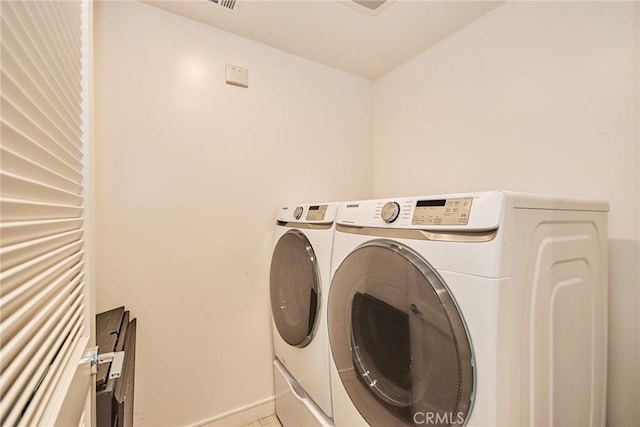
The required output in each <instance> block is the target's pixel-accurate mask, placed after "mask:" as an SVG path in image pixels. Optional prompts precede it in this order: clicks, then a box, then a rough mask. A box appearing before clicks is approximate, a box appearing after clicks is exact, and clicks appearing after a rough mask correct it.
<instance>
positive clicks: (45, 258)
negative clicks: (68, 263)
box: [0, 241, 82, 299]
mask: <svg viewBox="0 0 640 427" xmlns="http://www.w3.org/2000/svg"><path fill="white" fill-rule="evenodd" d="M81 247H82V242H81V241H80V242H73V243H69V244H68V245H65V246H63V247H61V248H59V249H56V250H55V251H51V252H49V253H47V254H44V255H41V256H39V257H37V258H34V259H32V260H29V261H27V262H25V263H24V264H20V265H17V266H15V267H13V268H10V269H9V270H6V271H3V272H1V273H0V280H1V281H2V282H3V283H2V284H3V286H2V299H5V296H6V295H11V294H12V293H13V292H14V290H15V289H21V287H20V285H22V286H23V287H24V286H25V285H26V284H30V282H29V280H30V279H32V278H34V277H38V275H39V274H41V273H42V272H43V271H47V269H48V268H50V267H52V266H54V265H56V264H57V263H58V262H60V261H64V260H69V258H70V257H71V256H72V255H74V254H76V253H77V252H79V251H80V248H81Z"/></svg>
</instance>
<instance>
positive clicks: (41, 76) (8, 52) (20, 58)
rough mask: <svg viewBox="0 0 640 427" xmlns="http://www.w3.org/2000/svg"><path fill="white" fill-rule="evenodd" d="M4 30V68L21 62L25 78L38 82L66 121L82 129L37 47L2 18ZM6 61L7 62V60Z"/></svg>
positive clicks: (77, 117) (13, 67)
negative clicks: (14, 30)
mask: <svg viewBox="0 0 640 427" xmlns="http://www.w3.org/2000/svg"><path fill="white" fill-rule="evenodd" d="M2 21H3V22H2V24H3V26H4V27H3V31H2V37H3V41H4V43H2V61H3V68H4V67H6V69H7V70H16V69H17V67H18V66H17V65H16V66H13V62H12V60H15V61H17V63H19V64H20V65H19V69H20V70H22V72H23V74H25V78H29V79H32V80H33V81H34V82H36V86H37V87H38V89H40V90H41V91H42V93H43V95H44V96H46V97H48V99H49V100H50V101H51V103H52V104H53V105H54V106H55V107H56V110H58V111H59V112H60V113H61V114H62V115H64V117H65V118H66V119H65V122H66V123H68V124H69V125H70V126H71V127H72V128H74V129H78V131H79V130H80V120H81V119H80V115H79V114H78V112H77V111H76V110H74V109H73V107H72V105H70V103H69V100H68V99H66V98H65V96H64V94H63V93H62V89H61V88H60V86H59V85H58V84H57V82H56V81H54V80H53V79H50V78H47V77H48V74H47V70H46V68H44V67H45V66H46V65H45V64H44V63H43V61H42V58H41V57H40V56H39V55H38V54H36V53H35V47H33V45H31V44H30V42H29V40H25V39H24V38H22V40H21V38H20V37H19V36H18V35H16V34H14V33H13V31H12V28H11V27H10V26H8V25H6V24H5V23H4V19H3V20H2ZM5 61H6V62H5Z"/></svg>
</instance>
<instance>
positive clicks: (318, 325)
mask: <svg viewBox="0 0 640 427" xmlns="http://www.w3.org/2000/svg"><path fill="white" fill-rule="evenodd" d="M336 211H337V204H335V203H323V204H307V205H299V206H289V207H283V208H282V209H280V211H279V213H278V217H277V223H276V233H275V234H276V235H275V246H274V249H273V255H272V258H271V270H270V296H271V313H272V316H273V326H274V327H273V342H274V352H275V356H276V359H277V360H276V361H275V362H277V363H275V364H274V376H275V385H276V414H277V415H278V416H279V418H280V420H281V422H282V423H283V424H285V427H286V423H287V420H303V419H310V418H309V416H310V414H308V413H304V412H305V411H306V412H310V413H311V418H314V417H315V419H316V421H317V425H326V424H327V419H330V417H331V415H332V409H331V387H330V368H329V365H330V362H329V339H328V335H327V317H326V307H327V298H328V290H329V279H330V274H331V253H332V245H333V237H334V232H335V222H334V221H335V217H336ZM296 396H297V397H296ZM314 407H317V408H319V409H320V410H321V412H322V413H324V415H325V416H326V417H318V416H316V415H317V414H318V411H317V410H315V409H313V408H314ZM298 410H299V411H302V412H303V413H301V414H296V413H295V412H296V411H298ZM291 424H293V425H295V423H294V422H292V423H291ZM306 425H309V423H308V422H306Z"/></svg>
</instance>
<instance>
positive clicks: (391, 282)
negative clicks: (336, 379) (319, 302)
mask: <svg viewBox="0 0 640 427" xmlns="http://www.w3.org/2000/svg"><path fill="white" fill-rule="evenodd" d="M328 322H329V341H330V343H331V351H332V354H333V358H334V361H335V363H336V367H337V370H338V373H339V375H340V379H341V381H342V383H343V385H344V387H345V389H346V391H347V393H348V395H349V397H350V398H351V400H352V402H353V404H354V405H355V407H356V408H357V409H358V411H359V412H360V414H361V415H362V417H363V418H364V419H365V420H366V421H367V423H369V424H370V425H371V426H373V427H376V426H381V427H382V426H384V427H386V426H391V425H393V426H399V425H408V426H414V425H424V424H430V425H461V424H464V423H465V422H466V419H467V417H468V415H469V413H470V410H471V406H472V402H473V393H474V370H473V369H474V368H473V366H474V361H473V353H472V347H471V342H470V339H469V335H468V332H467V329H466V326H465V324H464V321H463V318H462V316H461V314H460V312H459V310H458V308H457V305H456V303H455V300H454V299H453V296H452V295H451V293H450V292H449V290H448V288H447V287H446V285H445V284H444V282H443V280H442V279H441V278H440V276H439V275H438V273H437V272H436V271H435V270H434V269H433V268H432V267H431V266H430V265H429V263H428V262H427V261H425V260H424V259H423V258H422V257H421V256H420V255H418V254H417V253H415V252H414V251H413V250H411V249H409V248H407V247H405V246H403V245H401V244H399V243H396V242H391V241H387V240H376V241H372V242H369V243H366V244H365V245H363V246H361V247H359V248H358V249H356V250H355V251H353V252H352V253H351V254H349V255H348V256H347V258H346V259H345V260H344V261H343V262H342V264H341V266H340V268H338V270H337V271H336V273H335V275H334V278H333V280H332V283H331V290H330V293H329V305H328Z"/></svg>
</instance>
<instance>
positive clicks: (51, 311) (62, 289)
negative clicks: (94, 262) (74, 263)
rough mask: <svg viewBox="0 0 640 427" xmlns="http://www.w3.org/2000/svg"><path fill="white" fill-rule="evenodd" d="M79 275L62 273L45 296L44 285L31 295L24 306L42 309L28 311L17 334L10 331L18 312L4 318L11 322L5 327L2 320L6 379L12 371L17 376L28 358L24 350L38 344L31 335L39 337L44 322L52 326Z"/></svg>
mask: <svg viewBox="0 0 640 427" xmlns="http://www.w3.org/2000/svg"><path fill="white" fill-rule="evenodd" d="M82 277H83V276H82V274H76V275H75V277H72V278H71V280H69V277H67V275H64V276H62V277H60V278H58V279H57V280H56V281H55V282H54V283H52V287H53V290H54V292H52V293H51V294H49V295H47V293H46V288H45V289H43V291H42V292H39V293H38V294H36V295H35V296H34V297H32V298H31V301H30V302H29V305H28V306H27V307H37V306H41V308H40V310H36V311H35V312H31V313H29V314H30V317H28V318H27V323H26V325H25V326H24V327H22V328H20V330H19V331H18V332H17V333H13V334H10V331H11V330H12V329H14V328H13V326H14V322H17V321H18V320H19V312H15V313H14V314H13V315H12V316H9V317H8V318H7V321H9V322H12V323H11V324H9V325H6V326H5V325H4V323H5V322H4V321H3V322H2V323H3V325H2V329H0V331H1V333H2V335H3V339H4V336H6V337H7V340H6V341H3V345H2V349H0V372H2V375H3V376H4V377H5V378H10V379H9V381H11V377H10V375H11V373H12V372H15V374H16V375H17V374H18V373H19V372H20V366H22V365H20V364H24V363H27V358H25V357H23V355H24V354H26V353H27V351H26V350H28V349H29V348H30V346H34V345H37V344H38V343H37V342H36V338H34V337H38V336H40V335H39V334H41V333H42V332H41V331H42V330H43V329H46V328H47V324H49V325H50V326H51V323H47V322H50V320H51V319H52V318H55V317H56V314H55V313H58V312H59V313H62V311H60V308H61V306H64V305H65V304H63V303H62V301H63V300H64V299H65V298H67V297H68V295H69V294H70V293H71V292H72V291H73V289H75V288H76V287H77V285H78V284H79V283H81V281H82ZM65 281H66V282H65ZM38 296H40V297H43V298H44V297H47V296H48V298H46V300H44V301H38V299H37V298H38ZM21 360H22V361H21ZM16 363H17V364H18V367H17V368H15V364H16ZM12 367H14V368H15V371H12V369H13V368H12ZM0 393H4V391H0Z"/></svg>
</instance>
